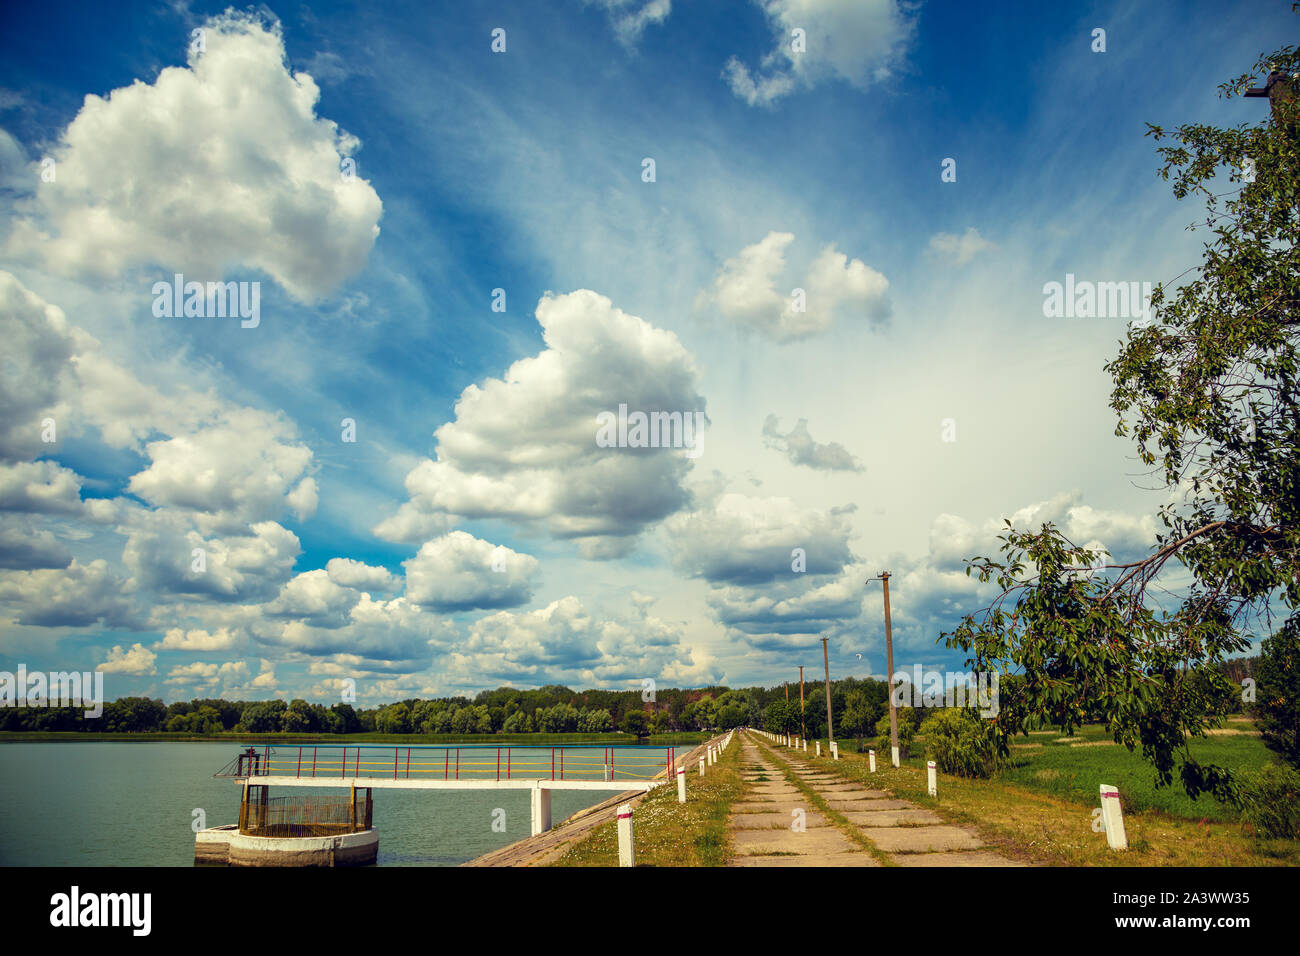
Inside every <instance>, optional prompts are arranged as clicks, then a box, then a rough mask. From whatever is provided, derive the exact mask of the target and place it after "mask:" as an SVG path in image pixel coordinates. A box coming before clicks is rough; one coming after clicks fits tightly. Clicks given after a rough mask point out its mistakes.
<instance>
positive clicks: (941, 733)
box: [920, 707, 1003, 777]
mask: <svg viewBox="0 0 1300 956" xmlns="http://www.w3.org/2000/svg"><path fill="white" fill-rule="evenodd" d="M920 733H921V736H922V737H924V738H925V755H926V757H927V758H928V759H930V760H933V761H934V762H935V765H936V767H937V769H939V770H941V771H943V772H944V773H950V774H954V775H956V776H958V777H990V776H992V775H993V773H994V772H995V771H996V770H998V769H999V767H1000V766H1001V765H1002V762H1003V761H1002V756H1001V754H1000V753H999V749H998V737H997V732H996V731H995V730H994V728H993V726H992V723H991V722H990V721H988V720H984V719H983V718H981V717H980V715H979V712H978V711H976V710H973V709H971V708H969V707H943V708H939V709H937V710H935V711H934V712H933V713H932V714H930V715H929V716H928V717H926V718H925V720H923V721H922V722H921V730H920Z"/></svg>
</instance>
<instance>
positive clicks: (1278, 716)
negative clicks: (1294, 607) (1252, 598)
mask: <svg viewBox="0 0 1300 956" xmlns="http://www.w3.org/2000/svg"><path fill="white" fill-rule="evenodd" d="M1258 675H1259V676H1258V678H1257V679H1256V687H1255V692H1256V698H1255V699H1256V703H1255V723H1256V724H1257V725H1258V726H1259V729H1260V731H1261V733H1262V736H1263V738H1264V743H1265V744H1266V745H1267V746H1268V747H1269V749H1270V750H1273V751H1276V752H1277V753H1278V754H1280V755H1281V756H1282V759H1284V760H1285V761H1286V762H1287V763H1289V764H1291V766H1293V767H1300V615H1294V616H1292V617H1291V618H1290V619H1289V620H1288V621H1287V622H1286V623H1285V624H1284V625H1282V629H1281V630H1279V631H1278V632H1277V633H1276V634H1274V635H1273V636H1272V637H1268V638H1265V639H1264V642H1263V644H1262V645H1261V647H1260V654H1259V666H1258Z"/></svg>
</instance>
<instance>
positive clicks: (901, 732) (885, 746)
mask: <svg viewBox="0 0 1300 956" xmlns="http://www.w3.org/2000/svg"><path fill="white" fill-rule="evenodd" d="M896 717H897V720H898V759H899V760H906V759H907V758H908V757H910V756H911V755H912V743H913V738H914V737H915V736H916V717H917V715H916V713H915V711H914V710H913V708H911V707H899V708H897V713H896ZM871 746H872V747H873V748H874V749H875V751H876V754H877V755H883V756H884V758H885V759H886V760H888V759H889V758H890V753H891V747H892V746H893V745H892V744H891V743H890V736H889V708H888V707H886V708H885V713H884V715H883V716H882V717H881V718H880V719H879V720H877V721H876V739H875V741H874V742H873V743H872V745H871Z"/></svg>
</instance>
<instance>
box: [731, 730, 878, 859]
mask: <svg viewBox="0 0 1300 956" xmlns="http://www.w3.org/2000/svg"><path fill="white" fill-rule="evenodd" d="M740 747H741V750H740V778H741V779H742V780H743V781H744V782H745V795H744V797H743V799H742V800H741V801H740V802H738V803H735V804H732V807H731V812H732V816H731V821H730V827H731V839H732V845H733V846H734V847H735V850H736V852H735V856H734V858H733V859H732V861H731V865H732V866H879V865H880V862H879V861H878V860H877V859H876V858H875V857H873V856H872V855H871V854H870V853H868V852H867V851H866V850H865V849H863V848H862V847H861V846H860V845H859V844H858V843H855V842H854V841H853V840H851V839H849V838H848V836H846V835H845V834H844V832H843V831H842V830H840V829H839V828H838V827H836V826H834V825H833V824H832V823H831V822H830V821H829V820H827V819H826V816H825V815H824V814H822V813H818V812H817V811H816V810H814V809H813V807H812V805H811V804H810V803H809V801H808V798H807V797H805V796H804V795H803V793H802V792H800V790H799V788H798V787H795V786H793V785H792V784H790V783H788V782H787V781H786V779H785V774H783V773H782V772H781V771H780V770H779V769H778V768H777V765H776V764H775V763H774V762H773V761H772V760H771V759H769V758H768V757H767V755H766V754H765V753H764V752H763V749H762V748H760V747H759V746H758V745H757V744H756V743H755V742H754V741H753V739H752V738H751V737H749V735H747V734H741V735H740Z"/></svg>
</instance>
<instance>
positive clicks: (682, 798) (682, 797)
mask: <svg viewBox="0 0 1300 956" xmlns="http://www.w3.org/2000/svg"><path fill="white" fill-rule="evenodd" d="M677 802H678V803H685V802H686V768H685V767H678V768H677Z"/></svg>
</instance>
